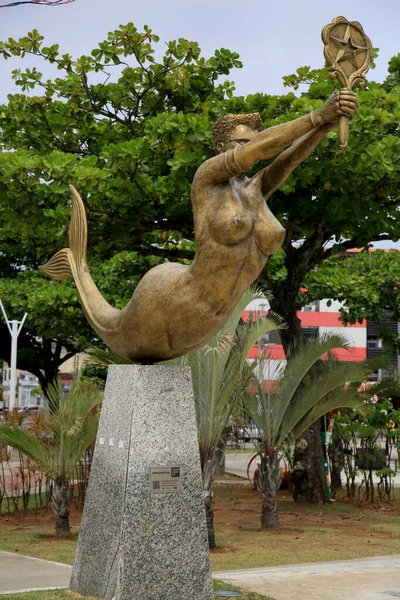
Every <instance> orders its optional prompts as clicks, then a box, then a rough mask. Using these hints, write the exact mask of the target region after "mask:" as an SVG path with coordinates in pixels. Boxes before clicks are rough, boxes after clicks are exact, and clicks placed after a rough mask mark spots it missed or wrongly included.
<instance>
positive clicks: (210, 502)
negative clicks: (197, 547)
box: [200, 453, 217, 550]
mask: <svg viewBox="0 0 400 600" xmlns="http://www.w3.org/2000/svg"><path fill="white" fill-rule="evenodd" d="M200 456H201V467H202V477H203V498H204V506H205V510H206V521H207V535H208V547H209V549H210V550H213V549H214V548H216V547H217V544H216V541H215V531H214V473H215V460H214V455H211V456H209V455H208V454H203V453H201V454H200Z"/></svg>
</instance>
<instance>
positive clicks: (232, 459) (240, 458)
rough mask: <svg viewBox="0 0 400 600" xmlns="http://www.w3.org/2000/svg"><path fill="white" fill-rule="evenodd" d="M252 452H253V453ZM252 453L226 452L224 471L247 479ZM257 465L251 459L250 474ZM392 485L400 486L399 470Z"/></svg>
mask: <svg viewBox="0 0 400 600" xmlns="http://www.w3.org/2000/svg"><path fill="white" fill-rule="evenodd" d="M253 454H254V453H253ZM253 454H246V453H243V452H238V453H237V454H226V455H225V471H226V473H230V474H231V475H237V476H238V477H245V478H246V479H247V465H248V463H249V461H250V459H251V457H252V456H253ZM256 465H257V459H255V460H253V462H252V464H251V465H250V476H251V477H252V476H253V473H254V469H255V468H256ZM373 479H374V482H375V483H378V481H379V477H377V476H376V474H375V472H374V474H373ZM344 480H345V477H344V475H342V481H344ZM360 482H361V477H360V475H358V476H357V478H356V483H360ZM394 487H396V488H398V487H400V470H399V471H397V474H396V476H395V477H394Z"/></svg>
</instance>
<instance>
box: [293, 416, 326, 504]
mask: <svg viewBox="0 0 400 600" xmlns="http://www.w3.org/2000/svg"><path fill="white" fill-rule="evenodd" d="M294 463H295V464H294V468H293V470H292V472H291V474H290V485H291V490H292V494H293V500H294V501H295V502H309V503H312V504H315V503H317V502H319V501H322V502H328V500H329V498H328V492H327V489H326V479H325V474H324V455H323V451H322V444H321V423H320V421H316V422H315V423H314V424H313V425H311V427H309V428H308V429H307V431H305V432H304V434H303V436H302V438H301V439H300V440H299V441H298V442H297V443H296V446H295V450H294Z"/></svg>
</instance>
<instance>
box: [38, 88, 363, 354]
mask: <svg viewBox="0 0 400 600" xmlns="http://www.w3.org/2000/svg"><path fill="white" fill-rule="evenodd" d="M356 111H357V100H356V96H355V94H354V93H353V92H352V91H350V90H341V91H336V92H334V93H333V94H332V96H331V97H330V98H329V99H328V101H327V102H326V103H325V104H324V105H323V106H322V107H321V108H320V109H319V110H317V111H313V112H312V113H310V114H309V115H306V116H304V117H300V118H298V119H296V120H294V121H290V122H288V123H283V124H282V125H277V126H276V127H271V128H269V129H264V126H263V122H262V120H261V118H260V116H259V115H258V114H250V115H228V116H226V117H223V118H221V119H219V120H218V121H217V122H216V124H215V125H214V129H213V140H214V148H215V151H216V153H217V154H216V156H214V157H213V158H211V159H209V160H207V161H206V162H204V163H203V164H202V165H201V166H200V167H199V169H198V170H197V172H196V175H195V177H194V180H193V184H192V203H193V213H194V229H195V240H196V254H195V257H194V260H193V263H192V264H191V265H190V266H188V265H181V264H178V263H170V262H168V263H164V264H162V265H158V266H157V267H154V268H153V269H151V270H150V271H149V272H148V273H146V275H145V276H144V277H143V278H142V279H141V281H140V283H139V285H138V286H137V288H136V290H135V293H134V294H133V297H132V299H131V300H130V302H129V303H128V304H127V305H126V306H125V307H124V308H123V309H122V310H117V309H115V308H113V307H112V306H110V305H109V304H108V303H107V302H106V300H105V299H104V298H103V297H102V295H101V294H100V292H99V290H98V289H97V287H96V285H95V283H94V281H93V279H92V278H91V276H90V273H89V271H88V266H87V263H86V241H87V225H86V215H85V209H84V206H83V202H82V200H81V198H80V196H79V194H78V192H77V191H76V190H75V189H74V188H73V187H72V186H70V190H71V195H72V216H71V226H70V248H64V249H63V250H60V252H58V253H57V254H56V255H54V256H53V258H52V259H50V261H49V262H48V263H47V264H46V265H44V266H42V267H41V269H42V270H43V271H44V272H45V273H47V275H49V276H50V277H52V278H53V279H66V278H68V277H73V278H74V280H75V283H76V286H77V288H78V292H79V296H80V300H81V303H82V307H83V310H84V313H85V315H86V318H87V320H88V321H89V323H90V325H91V326H92V327H93V329H94V330H95V331H96V332H97V333H98V335H99V336H100V337H101V339H102V340H104V342H105V343H106V344H107V345H108V346H109V347H110V348H111V349H112V350H114V351H115V352H117V353H118V354H119V355H121V356H123V357H125V358H128V359H131V360H132V361H135V362H143V363H154V362H157V361H161V360H166V359H169V358H174V357H177V356H181V355H183V354H187V353H189V352H193V351H194V350H197V349H198V348H200V347H201V346H202V345H204V344H205V343H206V342H207V341H208V340H209V339H210V338H211V337H212V336H213V335H214V334H215V333H216V332H217V331H218V330H219V329H220V328H221V327H222V326H223V324H224V323H225V322H226V321H227V319H228V318H229V316H230V314H231V312H232V310H233V308H234V307H235V305H236V303H237V302H238V300H239V298H240V297H241V295H242V294H243V292H244V291H245V290H246V289H247V287H248V286H249V285H250V284H251V283H252V282H253V281H254V280H255V279H256V278H257V277H258V275H259V274H260V272H261V271H262V269H263V267H264V265H265V264H266V262H267V260H268V257H269V256H270V255H271V254H273V253H274V252H276V250H278V249H279V248H280V246H281V245H282V243H283V240H284V236H285V230H284V229H283V227H281V225H280V224H279V222H278V221H277V219H276V218H275V217H274V215H273V214H272V213H271V211H270V210H269V208H268V207H267V204H266V200H267V199H268V198H269V197H270V196H271V194H272V193H273V192H274V191H275V190H276V189H278V188H279V186H280V185H282V183H283V182H284V181H285V180H286V178H287V177H288V176H289V174H290V173H291V172H292V171H293V169H295V168H296V167H297V166H298V165H299V164H300V163H301V162H302V161H303V160H304V159H306V158H307V157H308V156H309V155H310V153H311V152H312V151H313V150H314V149H315V147H316V146H317V144H318V143H319V142H320V141H321V139H322V138H323V137H324V136H325V135H326V134H327V133H328V132H329V131H330V130H331V129H332V128H333V127H336V126H337V121H338V118H339V117H340V116H346V117H348V118H350V119H352V118H353V117H354V115H355V114H356ZM279 153H281V154H279ZM277 154H279V156H278V157H277V158H276V159H275V161H274V162H272V164H271V165H269V166H268V167H266V168H265V169H262V170H261V171H259V172H258V173H257V174H256V175H255V176H254V177H252V178H247V177H246V175H245V173H246V172H247V171H249V169H251V168H252V167H253V165H255V164H256V163H258V162H259V161H261V160H266V159H269V158H272V157H273V156H276V155H277Z"/></svg>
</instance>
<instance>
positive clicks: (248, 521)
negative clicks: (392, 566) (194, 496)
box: [214, 482, 400, 537]
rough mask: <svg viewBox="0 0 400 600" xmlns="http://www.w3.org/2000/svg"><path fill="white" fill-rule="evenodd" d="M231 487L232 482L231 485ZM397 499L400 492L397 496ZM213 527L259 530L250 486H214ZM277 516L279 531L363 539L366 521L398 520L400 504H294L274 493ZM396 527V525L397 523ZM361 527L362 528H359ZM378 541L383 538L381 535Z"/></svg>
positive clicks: (256, 498)
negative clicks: (323, 531)
mask: <svg viewBox="0 0 400 600" xmlns="http://www.w3.org/2000/svg"><path fill="white" fill-rule="evenodd" d="M233 483H234V482H233ZM397 495H398V496H399V497H400V490H399V491H398V494H397ZM215 496H216V498H215V509H214V519H215V527H216V529H218V527H219V526H221V527H223V526H224V525H226V524H227V523H229V524H230V525H236V526H237V527H239V528H242V529H247V528H249V529H254V528H259V527H260V515H261V504H260V497H259V495H258V493H257V491H256V490H255V489H253V488H252V487H251V486H250V485H229V484H225V485H224V486H217V488H216V494H215ZM278 505H279V516H280V521H281V526H282V529H283V530H285V531H287V532H289V531H291V530H292V531H293V530H296V529H297V528H298V527H299V526H301V528H302V529H303V528H307V527H316V526H318V525H323V527H324V528H328V529H332V530H338V529H340V527H345V528H346V532H347V533H348V534H350V535H351V534H354V535H356V536H358V535H363V536H364V535H365V531H364V526H363V525H364V523H365V521H366V520H368V517H372V516H373V520H374V521H376V520H378V522H379V520H381V521H382V524H383V523H385V522H386V521H387V519H388V517H389V515H390V517H392V518H396V517H400V500H399V499H395V500H394V501H393V502H392V503H390V504H389V503H382V504H379V503H376V504H374V505H370V504H368V503H364V504H361V505H360V504H358V503H357V502H350V501H349V500H347V499H346V498H344V497H342V498H338V499H337V500H336V501H335V502H334V503H333V502H332V503H331V504H329V505H326V506H324V505H315V506H313V505H304V504H303V505H302V504H300V505H299V504H295V503H294V502H293V500H292V496H291V494H290V492H289V491H288V490H280V491H279V492H278ZM399 524H400V521H399ZM361 525H362V526H361ZM382 537H384V536H383V535H382Z"/></svg>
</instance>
